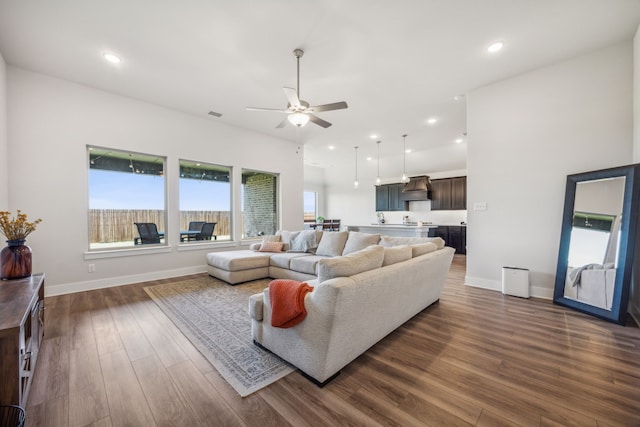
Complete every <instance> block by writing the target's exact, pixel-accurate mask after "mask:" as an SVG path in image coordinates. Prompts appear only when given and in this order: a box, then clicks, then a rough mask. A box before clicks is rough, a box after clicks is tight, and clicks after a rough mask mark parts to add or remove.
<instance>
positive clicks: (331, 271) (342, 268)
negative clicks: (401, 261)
mask: <svg viewBox="0 0 640 427" xmlns="http://www.w3.org/2000/svg"><path fill="white" fill-rule="evenodd" d="M326 234H331V233H326ZM323 238H324V237H323ZM383 260H384V248H383V247H382V246H377V245H374V246H369V247H368V248H365V249H362V250H361V251H358V252H353V253H350V254H348V255H345V256H341V257H337V258H323V259H321V260H320V261H318V282H320V283H322V282H324V281H326V280H329V279H333V278H334V277H349V276H353V275H355V274H358V273H362V272H363V271H369V270H373V269H374V268H378V267H381V266H382V261H383Z"/></svg>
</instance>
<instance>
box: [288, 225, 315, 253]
mask: <svg viewBox="0 0 640 427" xmlns="http://www.w3.org/2000/svg"><path fill="white" fill-rule="evenodd" d="M317 247H318V243H317V241H316V231H315V230H303V231H301V232H299V233H298V234H297V235H296V236H295V237H294V238H292V239H291V243H290V249H289V252H307V251H309V250H311V249H315V248H317Z"/></svg>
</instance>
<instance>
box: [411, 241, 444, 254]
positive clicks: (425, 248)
mask: <svg viewBox="0 0 640 427" xmlns="http://www.w3.org/2000/svg"><path fill="white" fill-rule="evenodd" d="M437 250H438V246H437V245H436V244H435V243H433V242H427V243H418V244H417V245H411V254H412V256H413V257H414V258H415V257H417V256H420V255H424V254H428V253H429V252H433V251H437Z"/></svg>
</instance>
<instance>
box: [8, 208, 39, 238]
mask: <svg viewBox="0 0 640 427" xmlns="http://www.w3.org/2000/svg"><path fill="white" fill-rule="evenodd" d="M9 215H11V212H0V232H2V234H4V235H5V236H6V238H7V240H25V239H26V238H27V236H28V235H29V234H31V232H32V231H34V230H35V229H36V225H38V224H40V223H41V222H42V219H41V218H38V219H37V220H35V221H33V222H29V221H27V214H23V213H22V211H20V209H18V215H17V217H16V218H11V217H10V216H9Z"/></svg>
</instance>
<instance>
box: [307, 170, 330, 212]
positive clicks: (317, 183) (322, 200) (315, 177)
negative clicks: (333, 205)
mask: <svg viewBox="0 0 640 427" xmlns="http://www.w3.org/2000/svg"><path fill="white" fill-rule="evenodd" d="M304 191H313V192H315V193H316V195H317V200H316V202H317V206H316V210H317V215H316V217H318V216H324V217H325V218H327V219H328V218H330V217H329V216H327V215H326V212H327V191H326V188H325V184H324V169H323V168H319V167H316V166H309V165H305V166H304Z"/></svg>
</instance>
